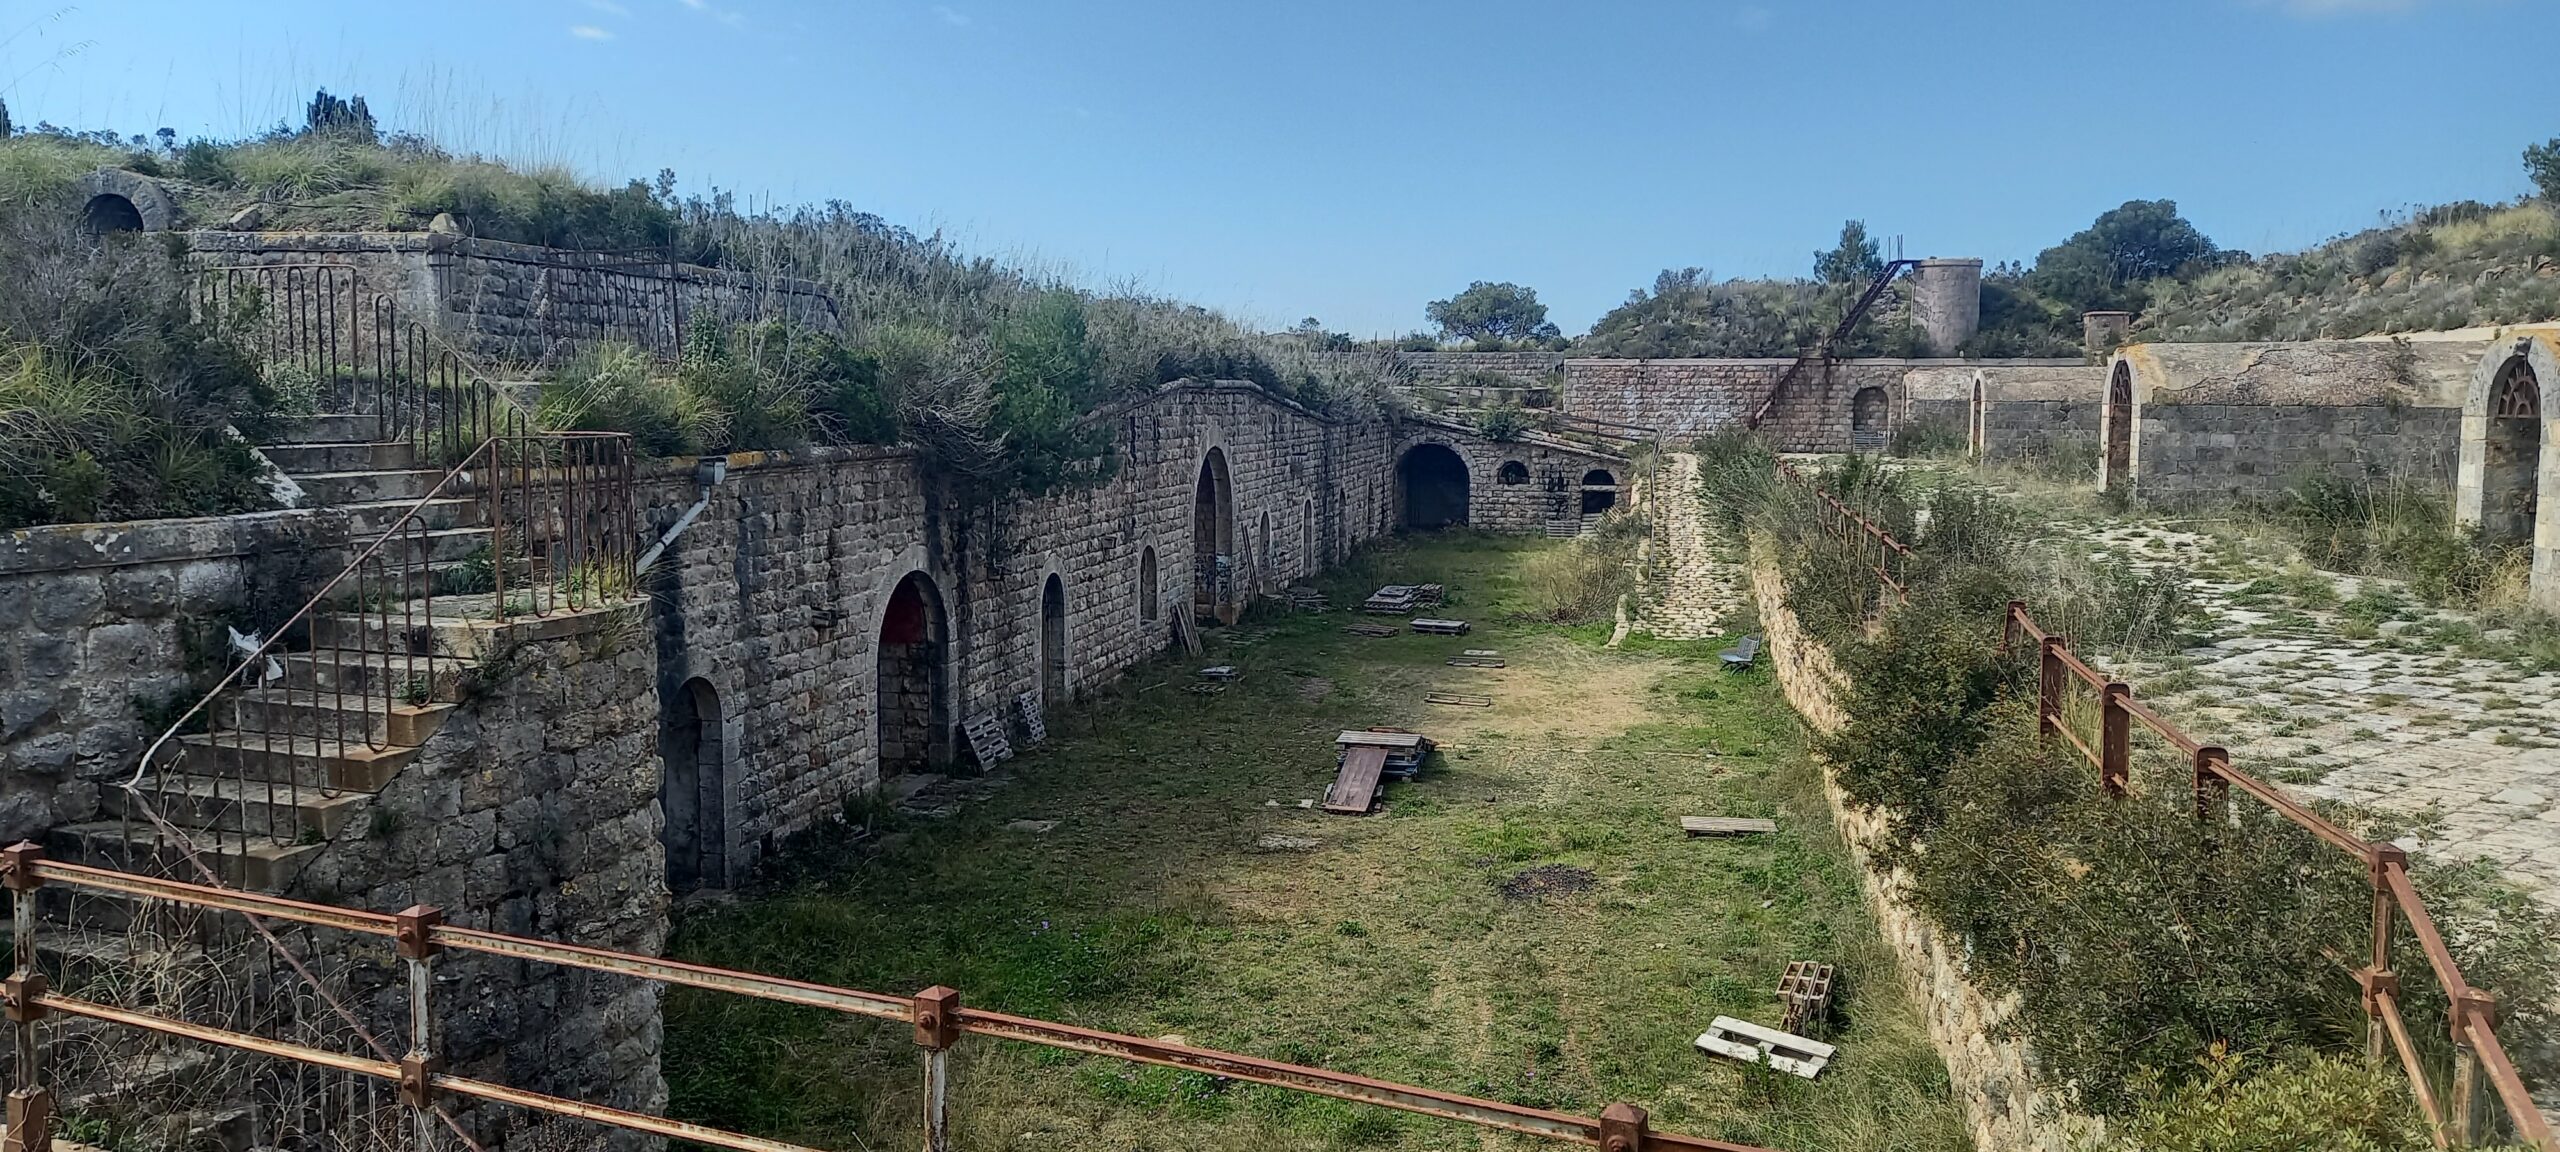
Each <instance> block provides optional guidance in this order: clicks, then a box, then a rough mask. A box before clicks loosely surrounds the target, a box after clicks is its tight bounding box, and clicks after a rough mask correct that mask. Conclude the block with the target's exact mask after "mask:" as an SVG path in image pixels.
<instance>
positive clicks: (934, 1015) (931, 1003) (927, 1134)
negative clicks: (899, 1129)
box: [915, 984, 960, 1152]
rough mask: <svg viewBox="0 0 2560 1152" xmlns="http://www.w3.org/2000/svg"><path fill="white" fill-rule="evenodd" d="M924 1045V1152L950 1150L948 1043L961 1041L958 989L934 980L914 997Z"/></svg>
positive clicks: (919, 1036) (918, 1042)
mask: <svg viewBox="0 0 2560 1152" xmlns="http://www.w3.org/2000/svg"><path fill="white" fill-rule="evenodd" d="M915 1023H916V1046H917V1047H919V1048H922V1049H924V1152H951V1109H950V1103H951V1099H950V1097H951V1046H952V1045H954V1044H958V1043H959V1042H960V993H959V992H958V991H957V990H955V989H951V988H945V987H943V986H942V985H940V984H936V985H934V986H933V987H931V988H927V989H925V990H924V991H922V992H918V993H916V998H915Z"/></svg>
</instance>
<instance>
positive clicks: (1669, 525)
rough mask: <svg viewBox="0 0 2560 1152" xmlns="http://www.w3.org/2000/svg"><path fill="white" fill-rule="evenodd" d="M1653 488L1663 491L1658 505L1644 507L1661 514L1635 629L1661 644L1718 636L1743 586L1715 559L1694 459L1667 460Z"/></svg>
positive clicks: (1674, 455)
mask: <svg viewBox="0 0 2560 1152" xmlns="http://www.w3.org/2000/svg"><path fill="white" fill-rule="evenodd" d="M1654 482H1655V483H1658V484H1661V485H1662V492H1661V494H1660V499H1658V500H1653V501H1650V502H1649V506H1650V507H1654V508H1658V509H1660V512H1659V513H1658V515H1659V516H1660V517H1661V523H1659V524H1656V525H1655V526H1654V537H1653V538H1654V544H1653V547H1654V548H1656V549H1658V550H1659V552H1658V554H1657V555H1656V556H1654V558H1653V561H1654V562H1653V563H1652V564H1651V565H1649V568H1650V570H1651V574H1650V575H1649V579H1651V580H1652V581H1653V583H1652V584H1651V585H1649V586H1648V587H1647V588H1646V593H1647V595H1646V597H1645V605H1644V615H1643V620H1642V623H1641V624H1640V625H1639V627H1641V628H1643V629H1644V630H1645V631H1647V632H1650V633H1652V634H1653V635H1655V636H1658V637H1660V638H1662V639H1665V640H1704V639H1707V638H1709V637H1712V636H1716V635H1720V634H1721V633H1722V631H1723V629H1722V627H1721V625H1722V623H1723V621H1724V619H1725V617H1726V616H1728V615H1730V614H1731V613H1732V612H1733V610H1734V608H1735V607H1737V606H1738V605H1739V604H1740V603H1741V602H1742V593H1741V584H1742V582H1741V580H1740V579H1739V578H1738V576H1737V574H1736V573H1735V572H1734V571H1733V570H1732V567H1731V566H1730V565H1728V564H1726V563H1725V562H1724V561H1723V560H1722V559H1721V558H1720V557H1719V555H1718V550H1717V547H1716V543H1717V541H1716V531H1715V525H1714V524H1713V523H1711V522H1710V521H1709V520H1708V518H1707V512H1706V506H1705V505H1704V504H1703V503H1701V494H1700V492H1699V487H1698V458H1697V457H1696V456H1695V455H1692V454H1690V453H1687V452H1673V453H1669V454H1667V455H1666V456H1665V457H1664V459H1663V467H1662V469H1661V470H1660V472H1659V473H1658V478H1657V479H1656V480H1655V481H1654Z"/></svg>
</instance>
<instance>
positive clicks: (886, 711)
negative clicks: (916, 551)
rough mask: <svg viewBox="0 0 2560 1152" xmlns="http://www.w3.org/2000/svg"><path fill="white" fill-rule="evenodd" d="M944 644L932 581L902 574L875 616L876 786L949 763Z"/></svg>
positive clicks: (945, 623)
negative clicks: (877, 633)
mask: <svg viewBox="0 0 2560 1152" xmlns="http://www.w3.org/2000/svg"><path fill="white" fill-rule="evenodd" d="M950 638H951V631H950V623H949V620H948V618H947V617H945V616H944V614H943V608H942V591H941V590H940V589H938V588H936V587H934V585H933V578H932V577H929V576H927V575H925V574H924V573H922V572H909V573H907V575H906V578H905V579H903V580H900V581H898V587H897V589H896V590H895V591H892V592H891V593H890V594H889V606H888V607H887V608H886V609H884V610H883V611H882V612H881V613H880V644H879V650H880V651H879V662H880V664H879V677H878V681H879V682H878V686H877V689H876V695H877V696H878V701H877V708H876V709H875V711H874V717H875V719H874V725H875V732H874V737H875V741H874V744H873V747H875V748H877V749H878V750H879V757H880V778H881V779H882V780H887V779H889V778H890V777H892V776H900V775H904V774H907V773H910V772H929V771H932V770H934V769H935V768H938V767H940V766H942V765H944V764H948V763H950V762H951V749H950V734H951V702H950V695H951V689H950V684H949V680H948V677H949V673H948V671H947V666H946V664H945V660H946V659H947V653H948V651H949V644H950Z"/></svg>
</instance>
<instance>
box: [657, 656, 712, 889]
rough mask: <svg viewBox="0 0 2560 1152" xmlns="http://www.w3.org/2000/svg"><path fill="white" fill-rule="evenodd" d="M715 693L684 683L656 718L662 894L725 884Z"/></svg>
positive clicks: (703, 684)
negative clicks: (663, 858) (663, 864)
mask: <svg viewBox="0 0 2560 1152" xmlns="http://www.w3.org/2000/svg"><path fill="white" fill-rule="evenodd" d="M725 721H726V717H724V716H723V715H722V714H721V711H720V694H719V692H717V691H715V690H714V689H713V688H712V687H711V682H710V681H708V680H704V679H701V678H699V677H696V678H694V679H692V680H687V681H685V683H684V687H682V688H680V689H678V690H677V691H676V694H675V696H674V698H672V699H670V700H668V701H667V702H666V706H665V708H664V709H663V710H662V712H661V714H660V728H659V734H658V757H659V761H660V764H661V768H662V770H661V772H660V773H659V776H658V808H659V812H660V814H661V815H663V816H664V817H665V821H664V823H663V827H662V829H661V832H660V835H661V837H662V838H663V841H664V843H665V846H666V850H667V890H668V891H670V892H673V893H675V894H676V895H678V896H682V895H685V894H686V893H689V892H693V891H695V890H697V889H701V888H706V887H709V888H725V887H727V886H728V882H729V867H728V841H729V756H728V751H729V750H728V744H727V737H726V734H725Z"/></svg>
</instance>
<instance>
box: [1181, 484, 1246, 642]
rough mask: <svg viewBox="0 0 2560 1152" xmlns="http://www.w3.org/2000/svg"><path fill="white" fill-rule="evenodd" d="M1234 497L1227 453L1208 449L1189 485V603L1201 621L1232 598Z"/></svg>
mask: <svg viewBox="0 0 2560 1152" xmlns="http://www.w3.org/2000/svg"><path fill="white" fill-rule="evenodd" d="M1235 531H1236V530H1235V497H1234V494H1233V492H1232V490H1231V489H1230V487H1229V485H1228V483H1227V454H1226V452H1225V451H1224V450H1223V449H1218V448H1212V449H1210V450H1209V454H1208V455H1207V456H1205V457H1202V458H1201V460H1200V475H1199V478H1198V479H1197V480H1196V481H1194V482H1193V484H1192V486H1191V603H1192V609H1193V612H1194V614H1195V615H1196V616H1197V617H1198V618H1199V619H1200V620H1201V621H1203V622H1207V621H1210V620H1218V619H1221V617H1220V615H1219V610H1220V609H1222V608H1224V607H1225V606H1227V605H1229V604H1233V603H1235V601H1236V595H1235V573H1234V571H1233V569H1234V567H1235V552H1236V545H1235Z"/></svg>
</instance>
